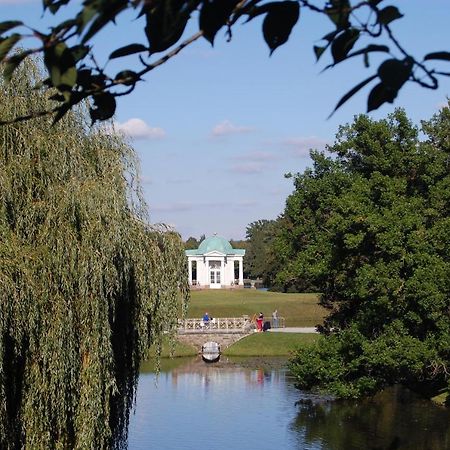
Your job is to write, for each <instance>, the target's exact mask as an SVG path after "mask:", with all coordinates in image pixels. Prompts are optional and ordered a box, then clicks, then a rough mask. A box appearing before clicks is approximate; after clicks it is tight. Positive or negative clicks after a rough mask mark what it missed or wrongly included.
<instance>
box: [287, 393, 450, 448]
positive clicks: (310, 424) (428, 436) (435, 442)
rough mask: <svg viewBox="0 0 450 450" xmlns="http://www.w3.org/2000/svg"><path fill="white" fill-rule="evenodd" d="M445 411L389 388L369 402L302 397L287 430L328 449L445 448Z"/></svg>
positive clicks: (448, 416)
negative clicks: (295, 415) (296, 414)
mask: <svg viewBox="0 0 450 450" xmlns="http://www.w3.org/2000/svg"><path fill="white" fill-rule="evenodd" d="M449 424H450V411H449V410H448V409H444V408H441V407H438V406H435V405H434V404H432V403H431V402H430V401H428V400H424V399H421V398H419V397H418V396H417V395H415V394H414V393H413V392H411V391H409V390H407V389H404V388H402V387H393V388H390V389H386V390H385V391H384V392H382V393H380V394H377V395H376V396H374V397H373V398H371V399H365V400H360V401H330V402H328V401H326V400H324V399H322V400H319V399H314V398H313V397H311V398H308V397H306V398H304V399H303V400H302V401H301V402H299V413H298V416H297V418H296V420H295V421H294V422H293V423H292V424H291V430H292V431H293V432H295V433H296V434H297V436H298V439H299V442H301V443H302V445H304V443H305V442H307V443H309V444H311V445H314V444H315V445H314V447H315V448H317V447H316V445H319V446H320V448H322V449H324V450H325V449H327V450H344V449H345V450H352V449H354V450H356V449H357V450H360V449H367V450H406V449H408V450H422V449H423V450H443V449H450V426H449Z"/></svg>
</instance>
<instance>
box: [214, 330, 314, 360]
mask: <svg viewBox="0 0 450 450" xmlns="http://www.w3.org/2000/svg"><path fill="white" fill-rule="evenodd" d="M318 337H319V335H318V334H300V333H271V332H268V333H253V334H252V335H250V336H247V337H246V338H244V339H241V340H240V341H238V342H236V344H234V345H232V346H231V347H229V348H227V349H225V350H224V352H223V354H224V355H226V356H290V355H291V353H292V351H293V350H295V349H296V348H297V347H299V346H305V345H310V344H312V343H314V342H315V341H316V340H317V339H318Z"/></svg>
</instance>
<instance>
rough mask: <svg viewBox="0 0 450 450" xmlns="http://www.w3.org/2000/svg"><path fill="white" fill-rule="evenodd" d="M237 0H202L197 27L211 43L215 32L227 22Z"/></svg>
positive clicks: (212, 43)
mask: <svg viewBox="0 0 450 450" xmlns="http://www.w3.org/2000/svg"><path fill="white" fill-rule="evenodd" d="M238 3H239V0H210V1H204V2H203V6H202V9H201V11H200V17H199V27H200V30H202V31H203V36H204V37H205V39H206V40H208V41H209V42H210V43H211V45H214V38H215V36H216V34H217V32H218V31H219V30H220V29H221V28H222V27H223V26H224V25H225V24H226V23H227V20H228V18H229V17H230V15H231V13H232V12H233V10H234V8H235V7H236V5H237V4H238Z"/></svg>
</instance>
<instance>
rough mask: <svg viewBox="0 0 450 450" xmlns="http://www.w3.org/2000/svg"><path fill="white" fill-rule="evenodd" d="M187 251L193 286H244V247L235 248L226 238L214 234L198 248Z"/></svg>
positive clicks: (218, 287) (190, 280) (216, 287)
mask: <svg viewBox="0 0 450 450" xmlns="http://www.w3.org/2000/svg"><path fill="white" fill-rule="evenodd" d="M185 252H186V256H187V259H188V265H189V284H190V285H191V286H198V287H207V288H208V287H209V288H210V289H221V288H225V287H230V286H242V287H243V286H244V255H245V250H244V249H237V248H233V247H232V246H231V244H230V243H229V242H228V241H227V240H226V239H224V238H223V237H220V236H217V235H214V236H211V237H208V238H206V239H205V240H203V241H202V242H201V243H200V245H199V247H198V248H197V249H195V250H185ZM193 274H194V277H193Z"/></svg>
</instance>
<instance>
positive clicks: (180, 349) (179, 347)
mask: <svg viewBox="0 0 450 450" xmlns="http://www.w3.org/2000/svg"><path fill="white" fill-rule="evenodd" d="M197 353H198V352H197V350H196V349H195V348H194V347H191V346H190V345H186V344H183V343H182V342H180V341H177V340H175V342H172V343H171V342H170V340H169V339H168V338H166V339H164V340H163V345H162V350H161V357H162V358H170V357H173V358H179V357H184V356H195V355H197ZM155 356H156V348H155V346H154V345H152V346H151V347H150V350H149V352H148V358H154V357H155Z"/></svg>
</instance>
